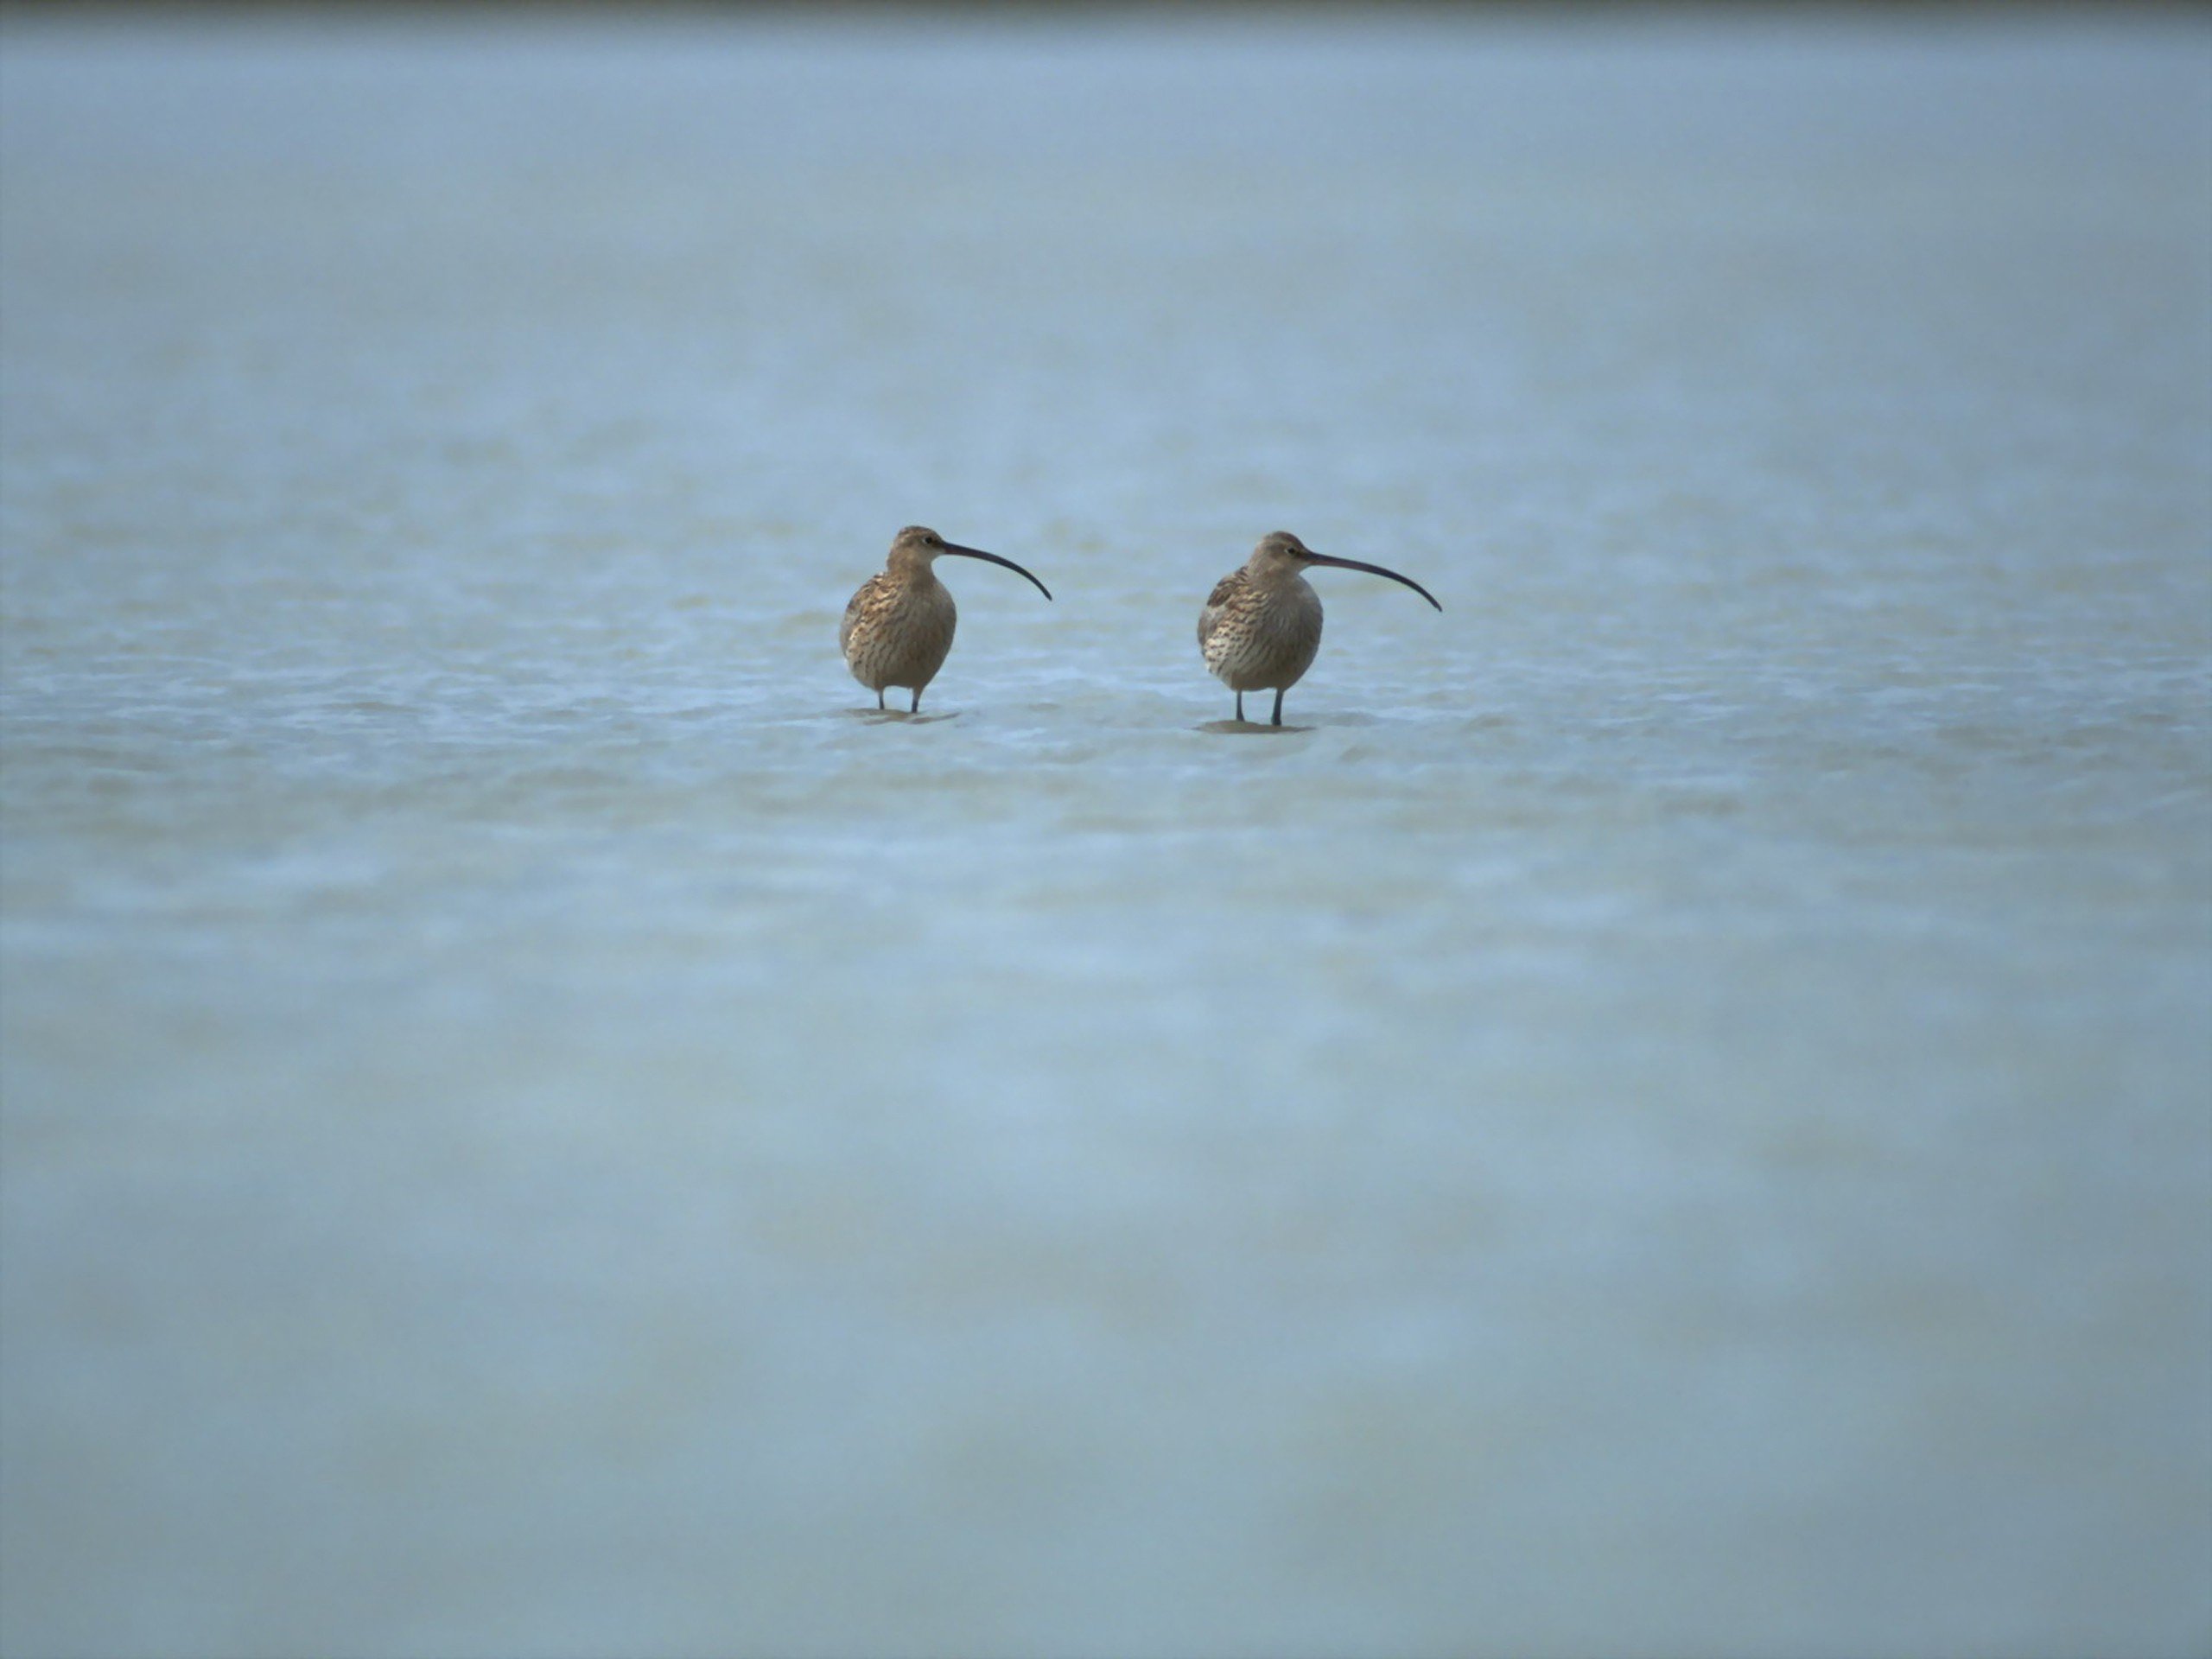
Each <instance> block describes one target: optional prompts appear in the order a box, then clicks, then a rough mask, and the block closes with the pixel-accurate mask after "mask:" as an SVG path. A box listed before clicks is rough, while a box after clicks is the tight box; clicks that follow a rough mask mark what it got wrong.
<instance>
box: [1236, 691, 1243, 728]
mask: <svg viewBox="0 0 2212 1659" xmlns="http://www.w3.org/2000/svg"><path fill="white" fill-rule="evenodd" d="M1236 723H1237V724H1238V725H1239V726H1242V725H1243V723H1244V694H1243V692H1242V691H1239V692H1238V693H1237V694H1236Z"/></svg>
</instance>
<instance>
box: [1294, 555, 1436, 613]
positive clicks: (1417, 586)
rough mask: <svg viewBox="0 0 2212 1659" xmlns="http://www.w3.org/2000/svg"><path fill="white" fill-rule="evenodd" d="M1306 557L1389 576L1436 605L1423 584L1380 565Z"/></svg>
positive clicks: (1315, 556)
mask: <svg viewBox="0 0 2212 1659" xmlns="http://www.w3.org/2000/svg"><path fill="white" fill-rule="evenodd" d="M1306 557H1307V558H1309V559H1311V560H1313V563H1316V564H1333V565H1338V566H1340V567H1341V568H1343V569H1346V570H1364V571H1366V572H1367V574H1368V575H1370V576H1388V577H1389V578H1390V580H1391V581H1393V582H1403V583H1405V584H1406V586H1407V587H1408V588H1412V589H1413V590H1414V592H1415V593H1417V594H1420V595H1421V597H1422V598H1423V599H1425V600H1427V601H1428V602H1429V603H1430V604H1432V605H1436V595H1435V594H1432V593H1430V592H1429V591H1428V589H1427V588H1424V587H1422V586H1421V583H1419V582H1415V581H1414V579H1413V578H1412V577H1411V576H1402V575H1399V574H1398V573H1397V572H1396V571H1395V570H1385V569H1383V567H1382V566H1381V565H1379V564H1368V563H1364V562H1363V561H1362V560H1359V559H1339V558H1333V557H1332V556H1330V555H1328V554H1326V553H1308V554H1307V555H1306ZM1436 608H1437V609H1438V610H1442V609H1443V608H1444V607H1442V606H1441V605H1436Z"/></svg>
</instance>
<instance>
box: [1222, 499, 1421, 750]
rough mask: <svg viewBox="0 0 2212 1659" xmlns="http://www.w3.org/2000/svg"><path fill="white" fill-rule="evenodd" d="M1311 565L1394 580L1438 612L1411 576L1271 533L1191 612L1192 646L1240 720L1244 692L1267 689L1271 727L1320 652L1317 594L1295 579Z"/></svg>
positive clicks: (1287, 534) (1301, 579) (1278, 721)
mask: <svg viewBox="0 0 2212 1659" xmlns="http://www.w3.org/2000/svg"><path fill="white" fill-rule="evenodd" d="M1312 564H1333V565H1338V566H1340V567H1342V568H1343V569H1346V570H1364V571H1366V572H1367V573H1368V574H1369V575H1376V576H1388V577H1389V578H1390V580H1391V581H1393V582H1403V583H1405V585H1406V586H1407V587H1408V588H1412V589H1413V590H1414V592H1415V593H1417V594H1420V595H1421V597H1422V598H1423V599H1425V600H1427V601H1428V602H1429V603H1430V604H1432V605H1436V608H1437V609H1438V610H1442V609H1443V608H1444V607H1442V606H1441V605H1437V604H1436V595H1435V594H1432V593H1430V592H1429V591H1428V589H1427V588H1424V587H1422V586H1421V583H1419V582H1415V581H1414V579H1413V578H1412V577H1411V576H1402V575H1399V574H1398V573H1397V572H1396V571H1395V570H1385V569H1383V567H1382V566H1381V565H1379V564H1363V563H1361V562H1360V561H1359V560H1357V559H1338V558H1332V557H1330V556H1329V555H1327V554H1325V553H1316V552H1314V551H1313V550H1312V549H1311V548H1309V547H1307V546H1306V543H1303V542H1301V541H1300V540H1299V539H1298V537H1295V536H1294V535H1292V534H1291V533H1290V532H1289V531H1287V530H1279V531H1275V533H1274V535H1272V536H1269V537H1266V538H1265V539H1264V540H1262V542H1261V543H1260V544H1259V545H1258V546H1257V547H1255V548H1254V549H1253V550H1252V556H1251V557H1250V558H1249V559H1247V560H1245V561H1244V563H1243V564H1242V565H1241V566H1239V567H1238V568H1237V569H1234V570H1232V571H1230V573H1229V574H1228V575H1225V576H1224V577H1223V578H1222V579H1221V580H1220V581H1219V582H1216V583H1215V584H1214V589H1213V592H1212V593H1211V594H1207V595H1206V607H1205V609H1204V610H1203V611H1200V612H1199V613H1198V649H1199V650H1201V651H1203V652H1205V658H1206V667H1207V668H1208V669H1210V670H1211V671H1212V672H1213V674H1214V676H1215V677H1217V678H1218V679H1219V680H1220V681H1221V682H1222V683H1223V684H1224V685H1226V686H1227V687H1228V688H1229V689H1230V690H1232V691H1234V692H1235V693H1236V718H1237V719H1238V720H1239V721H1242V720H1243V718H1244V694H1245V693H1246V692H1247V691H1265V690H1273V691H1274V694H1275V712H1274V720H1273V721H1272V722H1271V723H1272V724H1274V725H1277V726H1280V725H1281V724H1282V694H1283V693H1284V692H1286V691H1287V690H1290V688H1291V687H1292V686H1294V685H1296V684H1297V683H1298V682H1299V681H1300V679H1301V678H1302V677H1304V676H1305V673H1306V670H1307V669H1309V668H1311V667H1313V654H1314V653H1315V652H1318V651H1319V650H1320V649H1321V596H1320V595H1319V594H1317V593H1315V592H1314V591H1313V584H1312V583H1310V582H1307V581H1306V578H1305V576H1304V575H1302V574H1301V572H1303V571H1304V570H1305V569H1306V566H1308V565H1312Z"/></svg>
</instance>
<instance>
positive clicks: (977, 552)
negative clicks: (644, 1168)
mask: <svg viewBox="0 0 2212 1659" xmlns="http://www.w3.org/2000/svg"><path fill="white" fill-rule="evenodd" d="M944 550H945V551H946V552H948V553H957V554H958V555H960V556H961V557H962V558H963V559H988V560H989V561H990V562H991V563H993V564H1002V565H1004V566H1006V568H1007V569H1009V570H1012V571H1014V572H1016V573H1018V574H1020V575H1025V576H1028V577H1029V580H1030V581H1032V582H1037V578H1036V577H1035V576H1033V575H1030V573H1029V572H1028V571H1027V570H1024V569H1022V568H1021V567H1020V565H1018V564H1016V563H1014V561H1013V560H1012V559H1002V558H1001V557H999V556H998V555H997V554H995V553H986V552H984V551H983V550H982V548H980V547H955V546H954V545H953V544H952V543H950V542H947V543H945V544H944ZM1399 580H1401V581H1403V580H1404V578H1403V577H1401V578H1399ZM1037 591H1038V592H1039V593H1040V594H1044V595H1045V597H1046V598H1047V599H1050V598H1051V597H1052V589H1051V588H1047V587H1046V585H1045V584H1044V583H1043V582H1037ZM1436 608H1437V609H1438V610H1442V609H1443V608H1444V607H1442V606H1441V605H1439V606H1438V607H1436Z"/></svg>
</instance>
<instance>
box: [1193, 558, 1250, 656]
mask: <svg viewBox="0 0 2212 1659" xmlns="http://www.w3.org/2000/svg"><path fill="white" fill-rule="evenodd" d="M1243 579H1244V572H1243V570H1242V569H1236V570H1232V571H1230V573H1229V574H1228V575H1225V576H1224V577H1223V578H1222V579H1221V580H1220V581H1219V582H1216V583H1214V585H1213V592H1211V593H1210V594H1207V595H1206V607H1205V609H1204V610H1202V611H1200V612H1199V613H1198V648H1199V649H1200V650H1201V651H1203V650H1204V649H1205V643H1206V641H1207V640H1209V639H1211V638H1213V626H1214V624H1215V623H1217V622H1218V621H1219V620H1221V607H1223V606H1224V605H1226V604H1228V603H1229V596H1230V594H1233V593H1235V592H1236V584H1237V583H1238V582H1242V581H1243Z"/></svg>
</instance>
